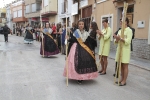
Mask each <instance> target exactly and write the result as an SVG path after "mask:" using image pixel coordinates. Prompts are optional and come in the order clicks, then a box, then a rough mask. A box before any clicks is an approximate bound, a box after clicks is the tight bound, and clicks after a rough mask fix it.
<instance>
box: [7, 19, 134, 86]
mask: <svg viewBox="0 0 150 100" xmlns="http://www.w3.org/2000/svg"><path fill="white" fill-rule="evenodd" d="M102 24H103V27H104V29H103V30H99V29H98V26H97V23H96V22H91V23H90V26H89V28H87V27H86V25H85V22H84V20H79V21H78V23H77V25H76V24H75V23H72V28H69V29H68V26H66V24H63V25H61V24H60V23H58V24H57V25H55V23H52V24H50V23H49V22H46V23H45V25H43V26H42V27H40V26H39V27H31V26H30V25H29V24H28V25H27V26H26V27H23V28H22V29H19V28H17V31H18V32H17V34H18V35H23V34H24V35H23V36H24V43H27V44H31V43H33V40H34V39H35V40H36V41H40V42H41V48H40V54H41V55H42V56H43V57H50V56H51V55H56V54H59V53H61V54H63V55H66V57H67V59H66V66H65V68H64V72H63V76H65V77H68V78H69V79H74V80H77V82H78V83H79V84H81V83H82V82H83V80H90V79H94V78H97V77H98V75H99V73H100V75H105V74H106V71H107V65H108V63H109V62H108V60H107V59H108V55H109V52H110V42H111V35H112V31H111V28H110V27H109V24H108V19H104V20H103V21H102ZM120 24H121V25H122V20H120ZM128 25H129V20H128V18H126V20H125V29H124V32H123V33H124V38H121V28H119V29H118V30H117V31H116V32H115V33H114V34H113V37H114V43H115V44H118V47H117V51H116V59H115V61H116V69H115V70H116V71H115V72H117V75H116V73H115V74H114V76H117V77H118V74H119V73H118V70H117V63H118V62H119V61H120V59H119V52H120V51H119V50H120V49H119V48H120V47H119V46H120V45H119V44H122V54H121V56H122V59H121V67H122V68H121V77H122V78H121V80H120V82H119V83H120V84H119V86H125V85H126V80H127V76H128V64H129V61H130V51H132V49H133V48H132V39H133V38H134V32H135V30H134V29H133V28H131V27H129V26H128ZM7 30H9V28H8V27H7V28H6V26H5V27H4V33H6V32H7ZM66 33H67V34H66ZM4 36H5V41H7V42H8V35H6V34H5V35H4ZM97 38H98V40H99V42H100V46H99V52H98V55H99V63H100V64H101V69H100V71H98V67H99V66H97V64H96V58H95V48H96V47H97ZM66 46H67V49H66ZM66 69H67V70H66ZM116 84H118V83H117V82H116Z"/></svg>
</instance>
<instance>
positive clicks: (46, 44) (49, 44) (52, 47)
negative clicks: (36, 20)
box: [40, 22, 59, 57]
mask: <svg viewBox="0 0 150 100" xmlns="http://www.w3.org/2000/svg"><path fill="white" fill-rule="evenodd" d="M41 31H42V32H43V35H44V36H43V37H42V38H43V43H42V42H41V49H40V54H41V55H44V56H45V57H49V56H51V55H56V54H59V49H58V46H57V44H56V41H55V40H54V39H53V37H52V36H51V34H52V32H53V30H52V29H51V28H50V23H49V22H47V23H45V28H44V29H41Z"/></svg>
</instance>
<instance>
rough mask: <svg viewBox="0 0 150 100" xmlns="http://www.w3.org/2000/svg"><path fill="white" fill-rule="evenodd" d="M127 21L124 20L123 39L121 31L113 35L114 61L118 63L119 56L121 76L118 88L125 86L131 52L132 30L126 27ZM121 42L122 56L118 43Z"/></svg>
mask: <svg viewBox="0 0 150 100" xmlns="http://www.w3.org/2000/svg"><path fill="white" fill-rule="evenodd" d="M127 23H128V19H127V18H126V22H125V29H124V32H123V33H124V38H121V30H119V31H118V34H117V36H116V35H114V38H115V43H116V44H118V47H117V52H116V58H115V61H116V62H119V60H120V59H119V56H121V57H122V59H121V76H122V79H121V80H120V86H124V85H126V80H127V76H128V64H129V61H130V54H131V53H130V52H131V40H132V30H131V29H130V28H129V27H128V26H127ZM121 42H122V54H121V55H119V52H120V43H121Z"/></svg>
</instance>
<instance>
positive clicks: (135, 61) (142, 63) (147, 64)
mask: <svg viewBox="0 0 150 100" xmlns="http://www.w3.org/2000/svg"><path fill="white" fill-rule="evenodd" d="M115 55H116V52H114V51H111V52H110V54H109V58H111V59H115ZM130 64H131V65H134V66H136V67H139V68H142V69H145V70H149V71H150V60H147V59H141V58H135V57H131V59H130Z"/></svg>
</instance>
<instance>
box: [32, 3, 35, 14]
mask: <svg viewBox="0 0 150 100" xmlns="http://www.w3.org/2000/svg"><path fill="white" fill-rule="evenodd" d="M32 12H36V4H35V3H34V4H32Z"/></svg>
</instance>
